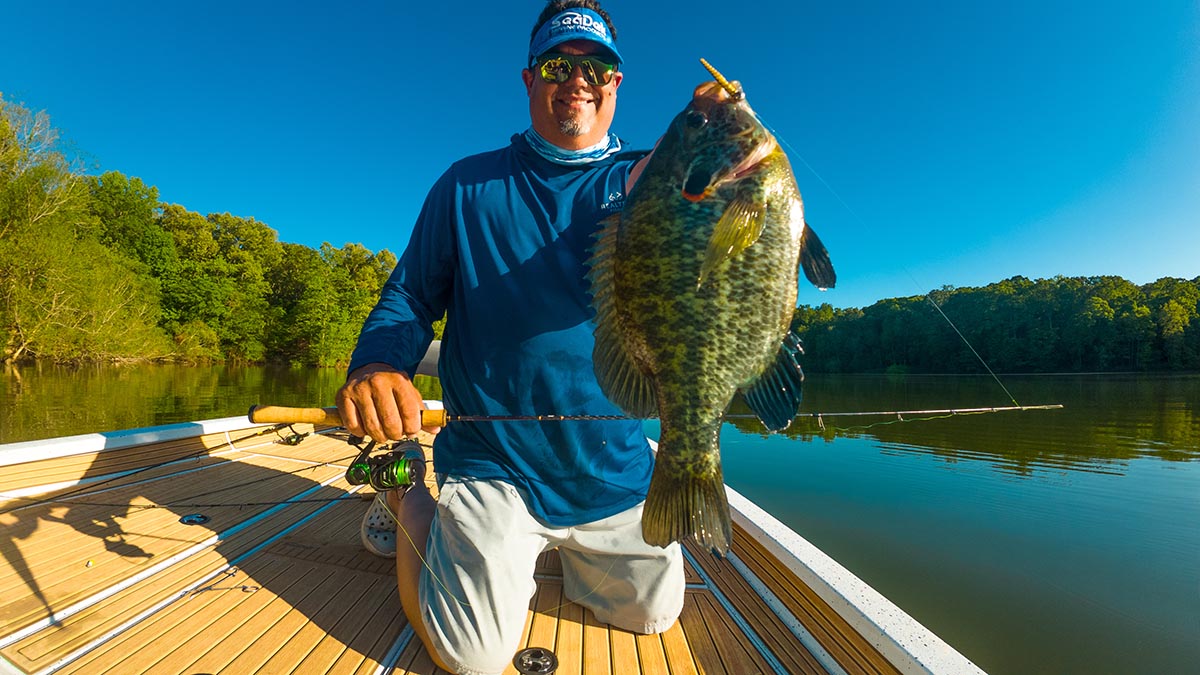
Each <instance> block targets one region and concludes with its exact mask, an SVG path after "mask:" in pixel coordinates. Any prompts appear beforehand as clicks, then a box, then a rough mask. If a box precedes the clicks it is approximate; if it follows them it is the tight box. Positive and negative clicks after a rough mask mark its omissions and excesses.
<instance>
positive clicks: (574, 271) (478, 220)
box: [350, 134, 653, 526]
mask: <svg viewBox="0 0 1200 675" xmlns="http://www.w3.org/2000/svg"><path fill="white" fill-rule="evenodd" d="M641 154H642V153H638V154H636V155H630V154H625V155H616V156H614V157H612V158H609V159H605V160H600V161H598V162H593V163H591V164H586V165H582V166H563V165H559V164H555V163H552V162H549V161H547V160H546V159H544V158H543V157H541V156H540V155H539V154H537V153H536V152H534V151H533V150H531V149H530V148H529V146H528V145H527V144H526V143H525V141H524V139H523V138H522V137H521V136H520V135H519V134H518V135H516V136H513V138H512V143H511V144H510V145H509V146H508V147H505V148H502V149H500V150H496V151H493V152H487V153H483V154H479V155H474V156H471V157H467V158H466V159H463V160H461V161H459V162H456V163H455V164H454V165H452V166H451V167H450V169H449V170H448V171H446V173H445V174H443V175H442V177H441V178H440V179H439V180H438V181H437V183H436V184H435V185H434V186H433V188H432V189H431V190H430V192H429V195H428V196H427V197H426V200H425V204H424V206H423V208H422V210H421V214H420V216H419V217H418V219H417V223H416V226H415V227H414V229H413V233H412V238H411V239H410V241H409V244H408V248H407V249H406V250H405V252H404V254H403V256H401V258H400V260H399V262H398V264H397V266H396V269H395V270H394V271H393V272H392V275H391V277H390V278H389V279H388V282H387V284H386V285H385V286H384V289H383V292H382V295H381V297H380V300H379V303H378V304H377V305H376V306H375V308H374V309H373V310H372V311H371V314H370V315H369V316H368V317H367V320H366V323H365V324H364V325H363V329H362V333H361V335H360V336H359V340H358V346H357V347H356V348H355V350H354V356H353V358H352V359H351V364H350V370H351V371H353V370H355V369H356V368H358V367H360V366H363V365H366V364H368V363H376V362H380V363H387V364H389V365H391V366H393V367H395V368H397V369H400V370H403V371H406V372H408V373H409V374H410V375H411V374H412V373H413V372H414V371H415V369H416V365H417V363H418V362H419V361H420V359H421V357H422V355H424V353H425V350H426V349H427V348H428V346H429V343H430V341H431V340H432V338H433V333H432V330H431V328H430V324H431V323H432V322H433V321H434V320H435V319H438V318H440V317H441V316H442V313H443V312H446V313H447V321H446V330H445V333H444V335H443V340H442V350H441V359H440V361H439V365H438V374H439V377H440V379H441V383H442V390H443V394H444V399H445V404H446V408H447V409H448V410H449V412H450V413H451V414H461V415H546V414H555V415H620V414H621V411H620V410H619V409H618V408H617V407H616V406H614V405H613V404H612V403H610V402H609V401H608V399H607V398H605V396H604V394H603V393H602V392H601V391H600V387H599V384H598V383H597V382H596V376H595V373H594V372H593V369H592V345H593V338H592V330H593V328H594V326H593V323H592V317H593V315H594V312H593V310H592V308H591V304H590V294H589V290H588V282H587V279H586V276H585V275H586V273H587V265H586V263H587V260H588V258H589V257H590V252H589V251H590V249H591V247H592V245H593V235H594V233H595V232H596V229H597V224H598V222H599V221H600V220H601V219H602V218H604V217H606V216H608V215H610V214H612V213H616V212H618V211H620V209H621V207H622V206H623V205H624V199H625V196H624V193H625V182H626V179H627V178H628V176H629V171H630V169H631V168H632V167H633V164H634V163H635V162H636V161H637V159H639V158H640V156H641ZM436 438H437V440H436V441H435V443H434V465H435V466H436V467H437V470H438V471H439V472H441V473H444V474H447V475H451V476H469V477H475V478H487V479H500V480H504V481H507V482H509V483H511V484H513V485H514V486H515V487H516V488H517V490H518V491H519V492H520V493H521V494H522V496H523V497H524V498H525V501H526V504H527V505H528V506H529V509H530V511H531V512H532V513H533V514H534V515H535V516H537V517H539V518H541V519H542V520H544V521H546V522H547V523H549V524H551V525H554V526H571V525H578V524H581V523H585V522H590V521H592V520H597V519H599V518H604V517H607V516H610V515H613V514H615V513H619V512H621V511H623V510H625V509H627V508H629V507H631V506H633V505H635V504H637V503H638V502H639V501H641V500H643V499H645V496H646V490H647V488H648V486H649V481H650V473H651V470H652V463H653V461H652V456H651V453H650V449H649V445H648V444H647V442H646V439H645V436H643V434H642V431H641V424H640V422H637V421H631V420H622V421H559V422H555V421H546V422H482V423H480V422H457V423H451V424H450V425H448V426H447V427H446V428H445V429H444V430H442V432H441V433H439V434H438V435H437V437H436Z"/></svg>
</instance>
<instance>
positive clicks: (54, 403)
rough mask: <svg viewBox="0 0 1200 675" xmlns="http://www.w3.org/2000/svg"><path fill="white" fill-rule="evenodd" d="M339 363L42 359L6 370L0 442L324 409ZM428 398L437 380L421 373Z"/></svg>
mask: <svg viewBox="0 0 1200 675" xmlns="http://www.w3.org/2000/svg"><path fill="white" fill-rule="evenodd" d="M345 377H346V374H345V372H344V371H342V370H339V369H334V368H288V367H272V366H263V367H257V366H256V367H238V366H207V367H199V366H171V365H138V366H113V365H92V366H81V367H67V366H53V365H47V364H36V365H33V366H25V367H13V366H7V367H5V369H4V372H3V374H2V375H0V443H14V442H17V441H28V440H35V439H40V438H56V437H59V436H70V435H75V434H85V433H94V432H100V431H116V430H120V429H135V428H140V427H148V426H157V425H161V424H174V423H176V422H189V421H194V420H203V419H213V418H218V417H233V416H237V415H244V414H246V411H247V410H249V409H250V406H252V405H255V404H258V403H271V404H274V405H287V406H302V407H322V406H330V405H333V403H334V398H333V397H334V393H335V392H337V389H338V387H340V386H341V385H342V382H344V381H345ZM416 384H417V388H418V389H420V390H421V391H422V393H423V394H424V395H425V396H426V397H427V398H441V387H440V385H439V384H438V382H437V380H436V379H435V378H429V377H424V376H418V377H417V381H416Z"/></svg>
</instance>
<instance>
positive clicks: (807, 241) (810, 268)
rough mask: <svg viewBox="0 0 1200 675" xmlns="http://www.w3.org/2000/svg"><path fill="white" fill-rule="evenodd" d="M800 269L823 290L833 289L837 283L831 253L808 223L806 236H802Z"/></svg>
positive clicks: (805, 231)
mask: <svg viewBox="0 0 1200 675" xmlns="http://www.w3.org/2000/svg"><path fill="white" fill-rule="evenodd" d="M800 269H801V270H802V271H803V272H804V276H805V277H806V278H807V279H808V280H809V282H811V283H812V285H813V286H816V287H817V288H819V289H821V290H825V289H827V288H833V286H834V284H836V283H837V273H836V272H834V271H833V263H832V262H831V261H830V260H829V251H827V250H825V244H822V243H821V240H820V238H818V237H817V233H816V232H813V229H812V228H811V227H809V226H808V221H805V222H804V234H802V235H800Z"/></svg>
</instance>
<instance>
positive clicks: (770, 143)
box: [720, 136, 779, 183]
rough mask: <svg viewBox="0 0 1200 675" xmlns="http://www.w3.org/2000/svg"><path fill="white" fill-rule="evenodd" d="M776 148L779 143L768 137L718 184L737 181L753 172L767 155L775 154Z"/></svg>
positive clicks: (772, 137)
mask: <svg viewBox="0 0 1200 675" xmlns="http://www.w3.org/2000/svg"><path fill="white" fill-rule="evenodd" d="M778 147H779V141H776V140H775V137H774V136H770V137H768V140H767V142H766V143H762V144H760V145H759V146H758V147H757V148H755V149H754V152H751V153H750V154H749V155H746V158H745V159H743V160H742V161H741V162H739V163H738V165H737V166H735V167H733V170H732V171H730V172H729V175H728V176H727V177H726V178H724V179H722V180H721V181H720V182H721V183H724V182H726V181H732V180H737V179H739V178H741V177H743V176H745V175H747V174H749V173H750V172H752V171H754V169H755V167H757V166H758V165H759V164H760V163H762V161H763V160H764V159H766V158H767V156H768V155H770V154H771V153H772V152H775V149H776V148H778Z"/></svg>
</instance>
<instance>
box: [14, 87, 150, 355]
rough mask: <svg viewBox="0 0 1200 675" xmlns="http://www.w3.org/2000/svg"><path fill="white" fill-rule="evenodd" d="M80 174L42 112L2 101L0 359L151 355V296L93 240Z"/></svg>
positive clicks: (126, 262)
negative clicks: (1, 337)
mask: <svg viewBox="0 0 1200 675" xmlns="http://www.w3.org/2000/svg"><path fill="white" fill-rule="evenodd" d="M90 203H91V202H90V193H89V190H88V184H87V181H86V180H84V178H83V177H82V173H81V172H80V171H79V170H78V169H77V168H76V167H74V166H72V164H71V162H70V160H69V159H68V158H67V157H66V155H65V154H64V153H63V152H62V151H60V150H59V149H58V134H57V132H56V130H55V129H54V128H53V127H52V126H51V125H50V121H49V118H48V117H47V116H46V115H45V113H37V114H33V113H31V112H30V111H29V110H28V109H26V108H24V107H23V106H20V105H16V104H12V103H9V102H7V101H4V100H3V99H0V331H2V333H0V334H2V335H3V343H2V350H0V357H2V359H3V360H4V361H5V362H13V361H17V360H22V359H26V358H36V357H44V358H50V359H55V360H60V361H80V360H89V359H125V358H146V357H152V358H158V357H162V356H165V355H166V353H167V352H168V351H169V350H168V348H167V345H166V342H165V341H164V340H163V336H162V334H161V332H160V331H159V330H158V329H157V328H156V323H157V320H158V305H157V294H156V292H155V289H154V287H153V284H152V283H149V284H148V283H147V281H146V279H145V278H143V277H141V276H139V275H138V274H137V271H136V270H135V269H133V266H132V265H131V264H130V261H129V260H127V259H124V258H122V257H121V256H118V255H115V254H113V253H112V252H111V251H110V250H109V249H108V248H107V247H105V246H104V245H103V244H101V243H100V241H99V240H98V238H97V234H96V224H97V221H96V218H95V216H94V215H93V214H92V213H91V211H90Z"/></svg>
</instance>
